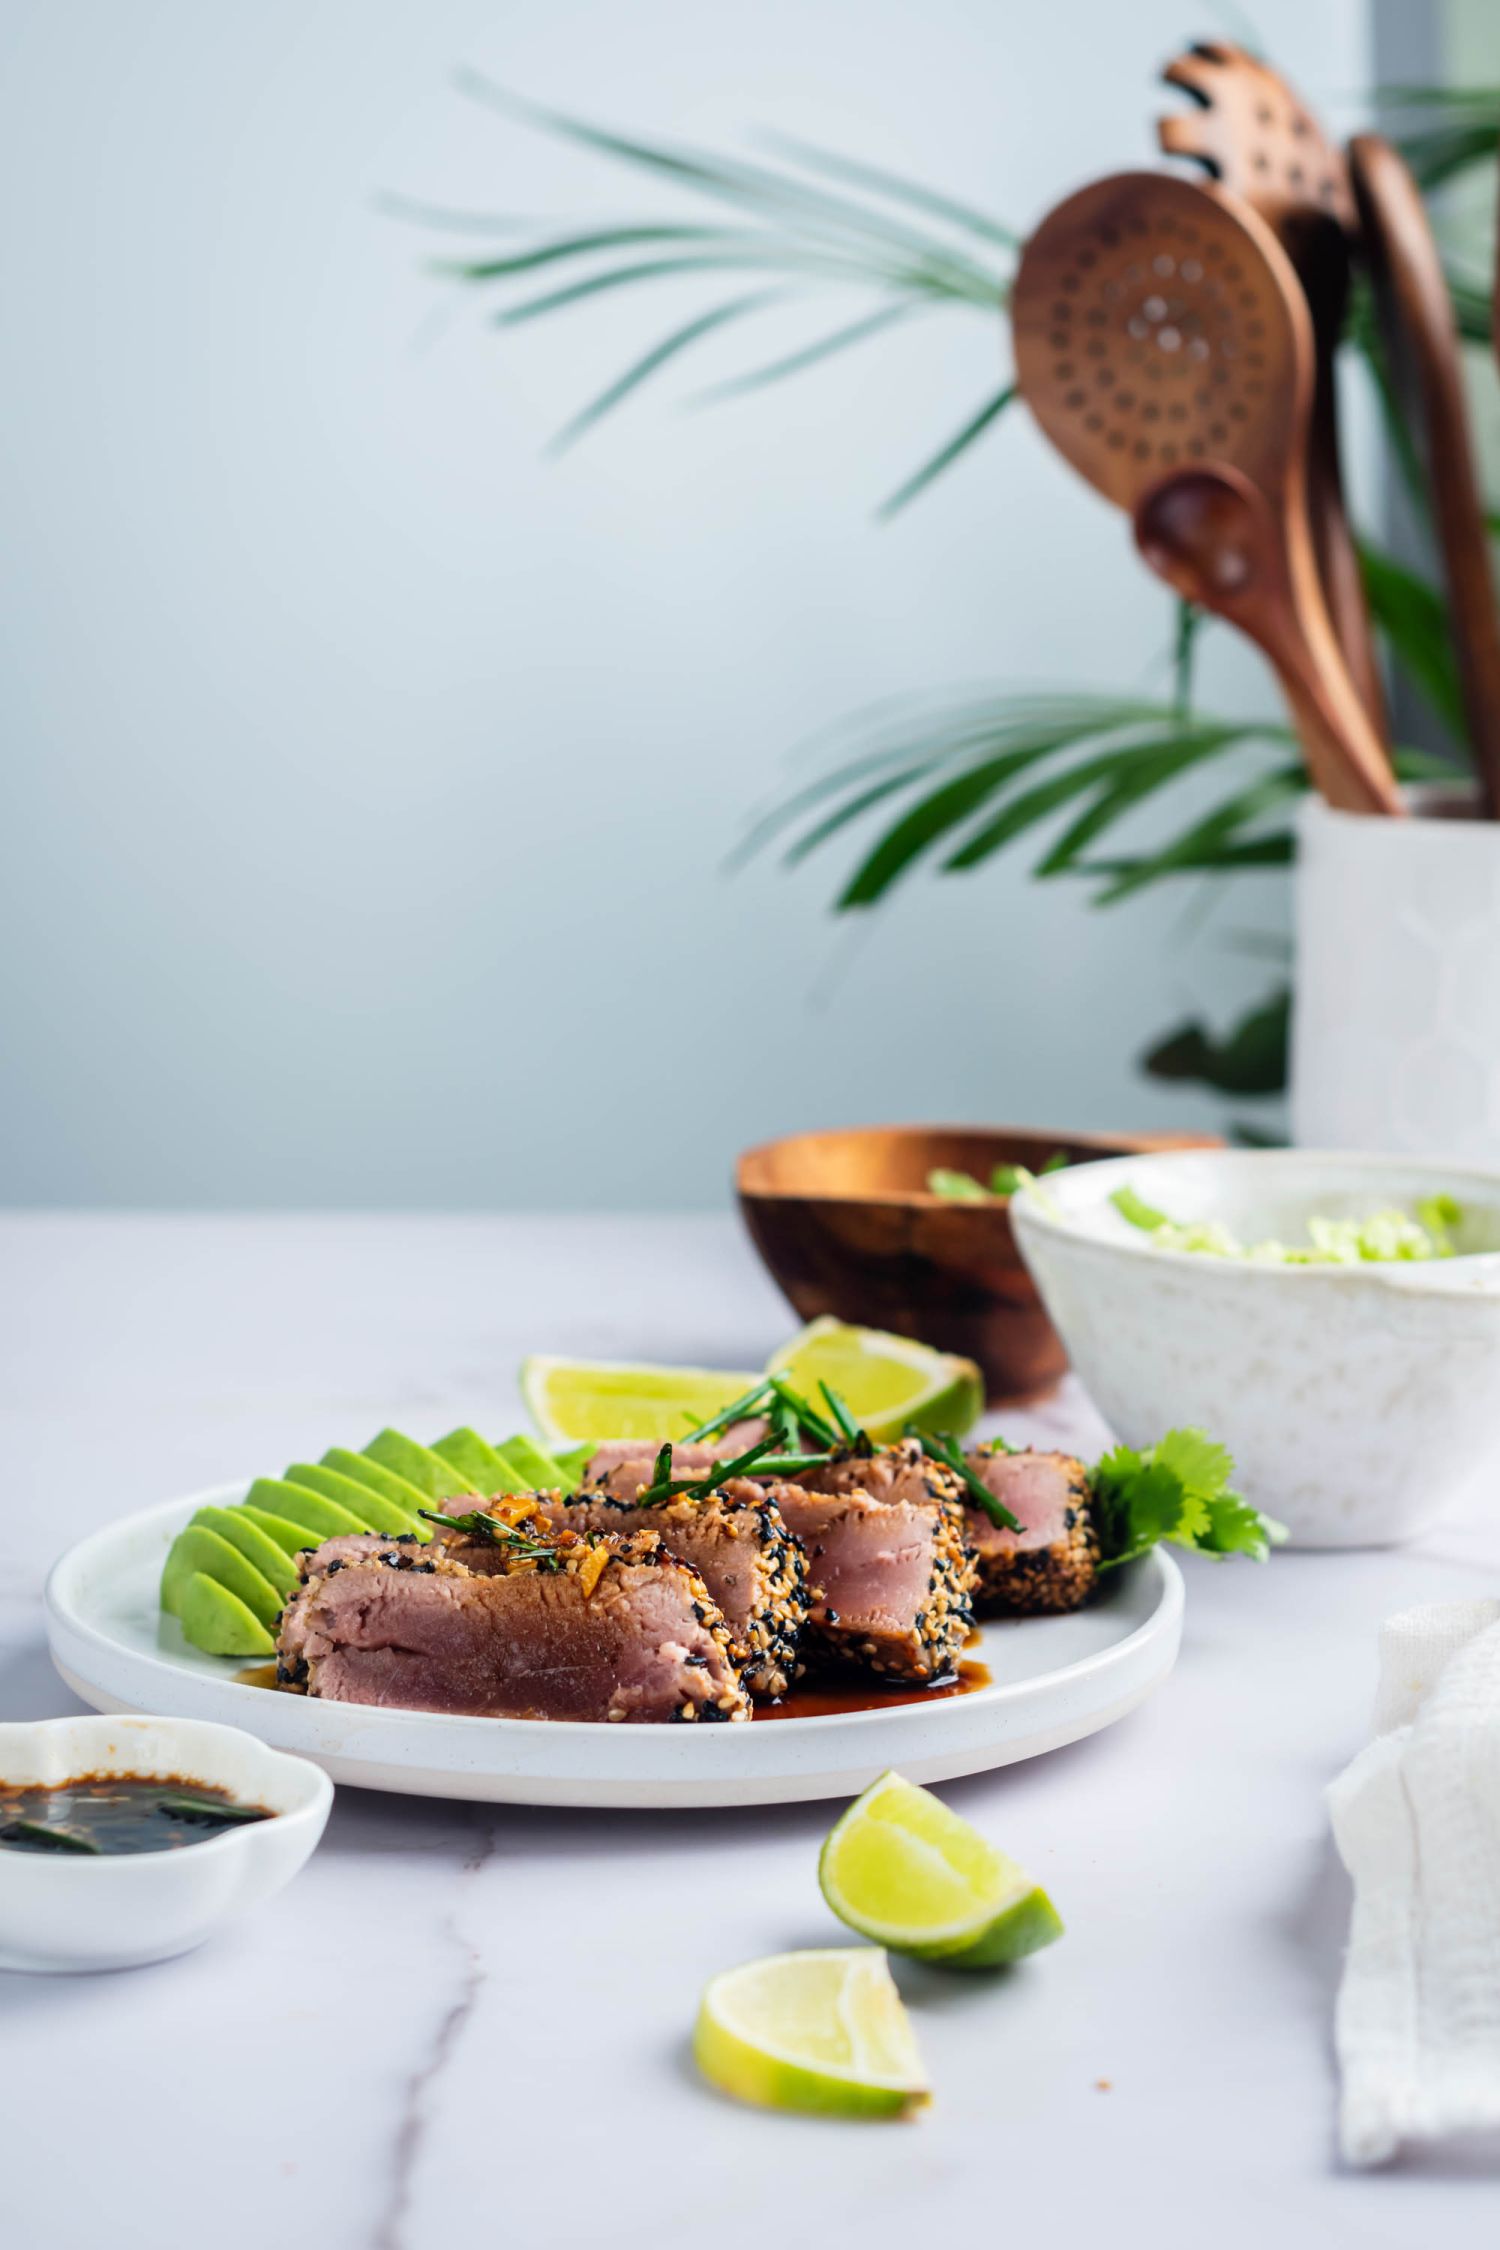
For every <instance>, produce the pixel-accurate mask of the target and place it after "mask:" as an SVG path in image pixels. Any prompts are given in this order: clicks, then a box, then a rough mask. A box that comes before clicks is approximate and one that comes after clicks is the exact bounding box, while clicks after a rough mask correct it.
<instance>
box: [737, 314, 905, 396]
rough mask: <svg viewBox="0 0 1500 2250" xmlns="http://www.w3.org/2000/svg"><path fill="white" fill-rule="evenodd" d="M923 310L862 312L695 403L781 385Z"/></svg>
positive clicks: (754, 368) (738, 376)
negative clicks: (775, 384) (829, 331)
mask: <svg viewBox="0 0 1500 2250" xmlns="http://www.w3.org/2000/svg"><path fill="white" fill-rule="evenodd" d="M926 309H927V308H926V307H924V306H922V305H915V304H910V303H903V304H896V305H883V306H882V307H881V308H880V310H879V311H878V312H873V313H866V314H865V315H864V316H863V317H862V318H861V319H859V320H851V321H848V322H846V324H845V325H844V326H843V327H842V328H835V329H834V330H833V332H832V333H831V335H827V336H820V337H819V338H818V339H817V341H816V342H815V343H812V344H804V345H803V346H802V348H801V349H800V351H795V352H788V353H787V354H786V356H785V357H784V358H782V359H773V360H769V361H768V362H767V363H766V365H765V366H764V367H752V368H751V369H750V370H749V371H748V373H746V374H744V375H731V376H730V377H729V378H728V380H727V381H726V382H723V383H715V384H714V385H713V386H712V387H711V389H709V390H706V391H700V392H699V393H698V399H697V403H698V404H699V405H700V406H708V405H711V404H712V405H717V404H718V403H719V402H720V401H721V400H723V399H730V398H743V397H744V396H745V395H746V394H747V393H748V392H750V391H760V390H764V389H765V388H766V387H767V385H768V384H770V383H781V382H784V381H785V380H786V378H787V377H788V376H789V375H801V374H803V373H804V372H805V371H806V369H808V368H809V367H816V366H818V365H819V364H820V362H821V361H823V360H825V359H832V358H833V357H834V355H835V354H836V353H838V352H844V351H849V350H850V349H852V347H853V346H854V345H856V344H863V343H865V342H867V341H868V339H869V338H870V337H871V336H878V335H881V334H882V333H883V332H884V330H886V329H887V328H895V327H897V326H898V325H899V324H900V323H901V322H902V321H903V320H910V319H911V317H912V315H913V314H914V313H918V312H922V311H925V310H926Z"/></svg>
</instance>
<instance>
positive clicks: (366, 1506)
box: [285, 1461, 432, 1539]
mask: <svg viewBox="0 0 1500 2250" xmlns="http://www.w3.org/2000/svg"><path fill="white" fill-rule="evenodd" d="M285 1481H286V1482H287V1483H288V1484H295V1485H298V1486H300V1487H301V1489H302V1490H303V1491H304V1492H320V1493H321V1494H322V1495H323V1498H324V1499H325V1500H332V1501H334V1502H336V1503H337V1505H338V1506H339V1507H341V1508H347V1509H348V1511H349V1513H350V1515H351V1516H352V1515H354V1514H355V1513H358V1514H360V1515H363V1516H366V1517H368V1518H369V1522H370V1528H371V1530H372V1531H415V1532H419V1533H420V1534H421V1536H422V1538H424V1539H428V1538H430V1537H431V1535H432V1534H431V1528H430V1526H429V1525H427V1524H424V1523H422V1522H421V1521H420V1520H419V1519H418V1518H417V1517H416V1516H414V1515H413V1514H412V1512H411V1510H410V1509H409V1508H403V1507H402V1506H401V1505H400V1504H399V1502H397V1501H395V1500H387V1499H386V1497H385V1495H384V1493H382V1492H377V1491H376V1490H375V1487H374V1486H373V1485H369V1484H356V1483H355V1481H354V1479H353V1478H352V1477H345V1476H340V1474H339V1472H338V1470H337V1469H323V1468H316V1467H314V1466H313V1464H312V1463H311V1462H308V1461H294V1462H293V1463H292V1466H291V1467H290V1468H289V1469H288V1470H287V1473H286V1479H285ZM418 1505H419V1506H420V1505H421V1496H420V1494H419V1495H418Z"/></svg>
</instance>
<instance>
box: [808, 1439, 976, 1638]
mask: <svg viewBox="0 0 1500 2250" xmlns="http://www.w3.org/2000/svg"><path fill="white" fill-rule="evenodd" d="M867 1465H868V1464H867ZM820 1473H821V1472H818V1471H812V1472H810V1476H813V1475H818V1474H820ZM934 1481H935V1482H936V1480H934ZM771 1490H772V1492H773V1494H774V1496H775V1499H776V1503H777V1506H778V1507H779V1508H780V1510H781V1513H782V1515H783V1517H784V1518H785V1520H786V1526H787V1529H788V1530H789V1531H790V1532H792V1533H793V1534H794V1535H795V1536H796V1537H797V1538H798V1539H800V1540H801V1542H802V1544H803V1546H804V1547H805V1548H806V1550H807V1567H808V1572H809V1575H810V1576H811V1578H812V1580H813V1583H814V1585H815V1587H816V1588H817V1596H816V1598H815V1600H814V1604H813V1608H812V1612H811V1615H810V1617H809V1619H808V1627H809V1633H810V1636H811V1638H812V1639H813V1640H814V1641H815V1642H816V1643H819V1644H821V1647H822V1648H823V1650H824V1651H825V1652H826V1653H827V1654H828V1655H829V1656H831V1657H833V1658H835V1659H836V1660H837V1661H838V1662H839V1663H841V1664H857V1665H862V1666H867V1667H868V1668H869V1669H870V1670H871V1671H874V1672H883V1673H885V1674H887V1675H888V1676H889V1677H890V1678H892V1679H898V1680H911V1681H913V1682H923V1681H928V1680H934V1679H937V1678H939V1677H940V1676H941V1675H942V1674H943V1673H944V1672H948V1671H951V1670H952V1669H953V1666H954V1665H955V1664H956V1663H957V1661H958V1654H959V1651H960V1649H961V1648H962V1647H963V1645H964V1639H965V1636H966V1634H967V1633H968V1629H969V1621H970V1617H971V1615H972V1610H971V1602H970V1596H971V1593H972V1590H973V1585H974V1561H973V1557H972V1556H971V1555H970V1553H969V1550H968V1548H967V1546H966V1545H965V1543H964V1534H963V1509H962V1507H961V1505H960V1504H959V1502H958V1501H957V1500H956V1499H955V1498H954V1497H953V1496H952V1494H951V1493H950V1492H948V1491H947V1490H945V1489H943V1488H942V1486H941V1485H939V1486H938V1489H937V1490H936V1491H931V1492H923V1493H922V1495H921V1496H920V1497H919V1498H915V1499H901V1500H877V1499H872V1498H871V1496H870V1494H869V1493H868V1492H865V1491H862V1490H854V1491H846V1492H815V1491H810V1490H809V1489H808V1487H807V1486H806V1485H803V1484H775V1485H773V1486H772V1487H771Z"/></svg>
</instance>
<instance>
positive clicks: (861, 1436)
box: [818, 1382, 875, 1460]
mask: <svg viewBox="0 0 1500 2250" xmlns="http://www.w3.org/2000/svg"><path fill="white" fill-rule="evenodd" d="M818 1389H819V1390H820V1391H821V1392H822V1393H823V1396H824V1397H825V1398H826V1399H827V1401H828V1406H829V1411H830V1412H831V1414H832V1415H833V1418H834V1420H835V1422H837V1424H838V1426H839V1428H840V1430H841V1431H842V1432H843V1437H844V1443H845V1444H846V1445H848V1446H852V1447H853V1449H854V1451H855V1452H856V1453H858V1454H859V1455H860V1456H861V1457H862V1458H863V1459H865V1460H868V1459H869V1457H870V1455H871V1454H872V1453H873V1452H874V1451H875V1445H874V1441H873V1439H872V1438H871V1436H870V1433H869V1431H868V1430H862V1429H861V1428H860V1426H859V1424H858V1423H857V1422H856V1421H855V1419H854V1416H853V1415H852V1414H851V1413H850V1412H849V1409H848V1407H847V1406H846V1404H845V1403H844V1401H843V1399H842V1398H841V1397H840V1396H839V1394H838V1392H837V1391H836V1390H833V1389H831V1388H830V1386H829V1385H828V1384H827V1383H824V1382H819V1384H818Z"/></svg>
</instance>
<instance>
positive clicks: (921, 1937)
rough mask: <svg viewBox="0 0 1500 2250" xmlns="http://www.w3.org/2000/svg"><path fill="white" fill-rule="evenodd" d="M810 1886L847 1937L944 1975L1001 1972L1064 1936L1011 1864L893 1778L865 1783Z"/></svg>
mask: <svg viewBox="0 0 1500 2250" xmlns="http://www.w3.org/2000/svg"><path fill="white" fill-rule="evenodd" d="M818 1885H819V1888H820V1889H821V1891H822V1893H823V1896H824V1898H825V1899H826V1901H827V1902H828V1904H829V1906H831V1907H832V1909H833V1911H834V1913H835V1914H836V1915H837V1916H838V1917H839V1920H840V1921H841V1922H847V1923H848V1925H849V1927H850V1929H852V1930H858V1931H859V1932H860V1934H861V1935H862V1936H864V1937H869V1938H874V1939H875V1941H876V1942H877V1943H878V1944H880V1945H884V1946H889V1948H890V1949H891V1951H892V1952H894V1953H908V1954H912V1955H914V1956H915V1957H916V1958H917V1959H918V1960H922V1961H931V1962H935V1963H937V1964H938V1965H940V1966H941V1967H943V1968H946V1969H990V1968H1000V1967H1003V1966H1005V1965H1006V1964H1007V1963H1009V1962H1012V1961H1019V1960H1021V1959H1022V1958H1023V1957H1024V1956H1025V1955H1026V1954H1028V1953H1035V1952H1037V1951H1039V1950H1040V1948H1041V1947H1042V1946H1044V1945H1050V1944H1051V1943H1052V1942H1053V1940H1054V1939H1055V1938H1059V1937H1061V1936H1062V1933H1063V1926H1062V1922H1061V1920H1060V1919H1059V1917H1058V1914H1057V1910H1056V1908H1055V1907H1054V1906H1053V1904H1052V1901H1051V1900H1050V1899H1049V1898H1048V1896H1047V1894H1046V1892H1045V1891H1043V1890H1040V1889H1039V1888H1038V1887H1037V1885H1036V1884H1035V1883H1034V1882H1032V1880H1031V1878H1030V1876H1028V1875H1026V1874H1024V1873H1023V1872H1022V1870H1021V1869H1020V1868H1019V1867H1018V1866H1017V1865H1016V1863H1015V1861H1014V1860H1012V1859H1007V1858H1006V1856H1005V1854H1004V1853H1003V1852H999V1851H997V1850H996V1849H995V1847H994V1845H993V1844H991V1843H990V1842H989V1841H988V1839H987V1838H986V1837H984V1836H981V1835H980V1833H979V1831H978V1829H977V1828H971V1827H970V1825H969V1823H968V1821H966V1820H961V1819H960V1818H959V1816H958V1814H957V1813H955V1812H950V1811H949V1809H948V1807H947V1806H946V1805H945V1804H944V1803H943V1802H942V1800H941V1798H939V1797H934V1796H933V1794H932V1792H931V1791H930V1790H928V1789H919V1788H917V1786H916V1785H915V1783H913V1782H910V1781H903V1780H902V1778H901V1776H900V1775H899V1774H896V1773H886V1774H882V1775H881V1777H880V1779H879V1780H878V1781H876V1782H872V1783H871V1785H870V1787H869V1788H868V1789H867V1790H866V1791H865V1793H864V1795H863V1796H862V1797H857V1798H856V1799H855V1801H854V1803H853V1804H852V1805H851V1806H850V1807H849V1810H848V1811H847V1812H846V1813H845V1814H844V1816H843V1818H842V1820H840V1821H839V1822H838V1823H837V1825H836V1826H835V1827H834V1828H833V1830H832V1831H831V1832H830V1834H829V1836H828V1839H827V1841H826V1842H825V1843H824V1846H823V1849H822V1852H821V1853H820V1855H819V1858H818Z"/></svg>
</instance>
